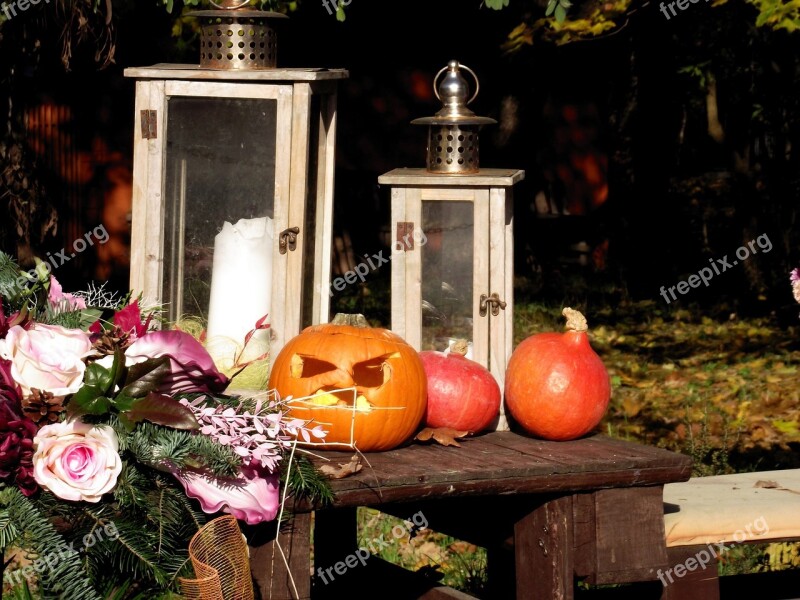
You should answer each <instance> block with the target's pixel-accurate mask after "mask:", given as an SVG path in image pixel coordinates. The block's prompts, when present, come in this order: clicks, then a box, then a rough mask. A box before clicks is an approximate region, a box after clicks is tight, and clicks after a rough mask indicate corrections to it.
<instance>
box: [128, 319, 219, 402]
mask: <svg viewBox="0 0 800 600" xmlns="http://www.w3.org/2000/svg"><path fill="white" fill-rule="evenodd" d="M125 356H126V357H127V358H128V360H127V361H126V362H141V361H144V360H147V359H148V358H160V357H162V356H167V357H169V363H170V369H171V372H170V374H169V375H167V377H166V378H165V379H164V381H162V382H161V386H160V387H159V390H158V391H159V392H161V393H162V394H166V395H169V396H171V395H174V394H180V393H193V392H197V393H205V394H210V393H221V392H222V391H223V390H225V388H226V387H227V386H228V378H227V377H226V376H225V375H223V374H222V373H220V372H219V371H218V370H217V367H216V366H214V361H213V360H212V359H211V356H209V354H208V352H206V349H205V348H203V345H202V344H201V343H200V342H198V341H197V340H196V339H194V338H193V337H192V336H191V335H189V334H188V333H184V332H183V331H177V330H173V331H153V332H150V333H148V334H145V335H143V336H142V337H140V338H139V339H137V340H136V341H135V342H134V343H133V344H131V345H130V346H129V347H128V349H127V350H126V351H125Z"/></svg>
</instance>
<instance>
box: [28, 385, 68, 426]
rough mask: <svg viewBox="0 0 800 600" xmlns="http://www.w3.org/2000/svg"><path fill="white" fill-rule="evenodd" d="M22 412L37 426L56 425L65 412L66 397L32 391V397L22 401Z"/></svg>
mask: <svg viewBox="0 0 800 600" xmlns="http://www.w3.org/2000/svg"><path fill="white" fill-rule="evenodd" d="M22 412H23V413H25V416H26V417H28V418H29V419H30V420H31V421H33V422H34V423H36V424H37V425H48V424H50V423H55V422H57V421H58V420H59V417H60V416H61V413H62V412H64V397H63V396H58V397H55V396H53V394H51V393H50V392H43V391H41V390H37V389H32V390H31V395H30V396H28V397H27V398H25V399H24V400H23V401H22Z"/></svg>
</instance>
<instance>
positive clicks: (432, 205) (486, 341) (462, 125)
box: [378, 61, 525, 429]
mask: <svg viewBox="0 0 800 600" xmlns="http://www.w3.org/2000/svg"><path fill="white" fill-rule="evenodd" d="M462 69H465V67H463V65H459V63H457V62H456V61H451V62H450V63H449V64H448V66H447V67H446V68H445V69H442V71H440V72H439V75H437V77H436V78H435V81H434V89H435V91H436V94H437V97H439V98H440V99H441V100H442V102H443V104H444V107H443V108H442V110H441V111H440V112H439V113H438V114H437V115H436V116H435V117H429V118H426V119H418V120H417V121H415V123H419V124H427V125H429V126H430V130H429V133H428V158H427V165H428V167H427V168H426V169H395V170H393V171H390V172H389V173H386V174H384V175H381V176H380V177H379V178H378V182H379V183H381V184H385V185H389V186H391V197H392V207H391V221H392V224H391V231H392V232H393V234H394V235H396V239H397V241H396V242H395V245H394V246H395V251H394V254H393V259H392V307H391V312H392V330H393V331H394V332H395V333H397V334H398V335H400V336H402V337H403V338H405V339H406V341H408V343H409V344H411V345H412V346H413V347H415V348H417V349H418V350H444V349H445V348H447V347H448V346H449V345H450V344H452V342H453V341H454V340H456V339H459V338H464V339H467V340H469V341H470V342H471V345H472V347H471V350H470V354H468V356H469V357H470V358H472V359H473V360H475V361H477V362H479V363H481V364H483V365H484V366H486V367H487V368H488V369H489V370H490V371H491V372H492V374H493V375H494V377H495V378H496V379H497V381H498V383H499V384H500V386H501V389H502V386H503V381H504V374H505V369H506V365H507V363H508V359H509V358H510V356H511V350H512V344H513V305H514V302H513V292H514V290H513V278H514V271H513V268H514V257H513V251H514V241H513V186H514V184H516V183H517V182H519V181H521V180H522V179H523V177H524V175H525V174H524V172H523V171H519V170H515V169H481V168H479V165H478V128H479V127H480V125H482V124H485V123H491V122H494V121H492V120H491V119H487V118H485V117H476V116H475V115H474V113H472V111H471V110H469V109H468V108H467V104H468V98H469V86H468V84H467V82H466V80H465V79H464V77H463V76H462V75H461V70H462ZM465 70H468V69H465ZM469 72H470V73H471V71H469ZM442 74H445V76H444V78H443V79H442V83H441V85H439V86H438V88H437V82H438V81H439V77H440V76H441V75H442ZM476 94H477V78H476V92H475V94H473V95H472V98H474V97H475V95H476ZM448 160H449V162H448ZM496 428H497V429H507V423H506V422H505V417H504V415H501V416H500V418H499V421H498V423H497V426H496Z"/></svg>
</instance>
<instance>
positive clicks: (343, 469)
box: [319, 454, 364, 479]
mask: <svg viewBox="0 0 800 600" xmlns="http://www.w3.org/2000/svg"><path fill="white" fill-rule="evenodd" d="M363 468H364V467H363V466H362V464H361V457H360V456H359V455H358V454H353V458H351V459H350V462H349V463H339V467H338V468H337V467H332V466H331V465H322V466H321V467H320V468H319V470H320V472H321V473H323V474H325V475H327V476H328V477H330V478H331V479H344V478H345V477H349V476H350V475H355V474H356V473H358V472H359V471H360V470H361V469H363Z"/></svg>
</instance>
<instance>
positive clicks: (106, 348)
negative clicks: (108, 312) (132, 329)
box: [94, 327, 131, 354]
mask: <svg viewBox="0 0 800 600" xmlns="http://www.w3.org/2000/svg"><path fill="white" fill-rule="evenodd" d="M130 337H131V335H130V334H129V333H127V332H123V331H122V330H120V328H119V327H115V328H114V329H111V330H109V331H104V332H103V334H102V335H100V337H98V338H97V339H96V340H95V342H94V348H95V350H97V351H98V352H100V353H102V354H114V351H115V350H116V349H117V348H119V349H120V350H125V348H127V347H128V346H130V345H131V340H130Z"/></svg>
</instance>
